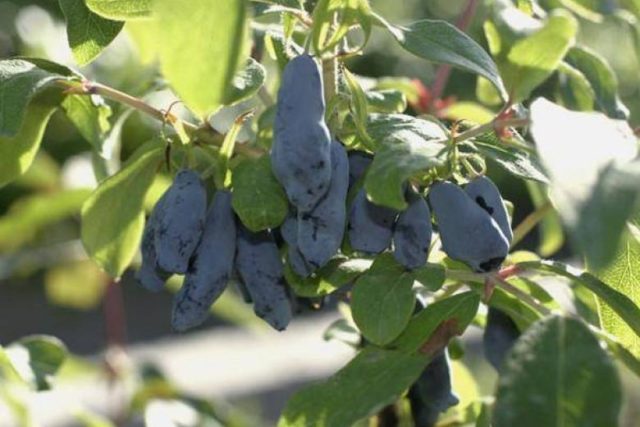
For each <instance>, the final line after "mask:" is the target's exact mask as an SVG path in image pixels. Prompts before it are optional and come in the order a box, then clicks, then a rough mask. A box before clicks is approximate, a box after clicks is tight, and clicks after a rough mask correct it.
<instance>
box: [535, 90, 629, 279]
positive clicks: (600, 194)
mask: <svg viewBox="0 0 640 427" xmlns="http://www.w3.org/2000/svg"><path fill="white" fill-rule="evenodd" d="M531 122H532V124H531V133H532V135H533V138H534V140H535V142H536V148H537V150H538V153H539V155H540V158H541V159H542V161H543V163H544V165H545V166H546V169H547V171H548V174H549V177H550V179H551V185H550V190H551V192H550V196H551V199H552V201H553V203H554V206H555V207H556V208H557V210H558V212H559V214H560V216H561V217H562V219H563V221H564V223H565V225H566V226H567V228H568V229H569V232H570V236H571V240H572V242H573V243H574V245H575V246H576V249H578V250H579V251H580V252H581V253H582V254H584V255H585V256H586V258H587V261H588V263H589V265H590V266H592V267H593V268H596V269H597V268H603V267H604V266H606V264H607V263H608V262H609V261H611V259H612V257H613V256H614V254H615V252H616V250H617V248H618V244H619V242H620V238H621V236H622V232H623V231H624V228H625V224H626V221H627V219H628V218H629V217H630V216H631V214H632V213H633V210H634V208H635V206H636V201H637V200H638V199H639V198H640V187H639V186H638V185H637V182H638V180H640V162H638V161H636V162H635V163H634V162H633V160H634V159H635V158H636V156H637V153H638V145H637V142H636V137H635V135H634V133H633V130H632V129H631V128H630V127H629V125H628V124H627V123H626V122H623V121H617V120H612V119H609V118H608V117H606V116H605V115H604V114H602V113H582V112H572V111H569V110H566V109H564V108H563V107H560V106H558V105H555V104H553V103H551V102H549V101H547V100H545V99H542V98H540V99H538V100H536V101H534V102H533V103H532V105H531ZM585 147H589V149H588V150H585ZM576 153H580V155H579V156H577V155H576ZM612 206H615V209H612V208H611V207H612ZM595 242H597V244H594V243H595Z"/></svg>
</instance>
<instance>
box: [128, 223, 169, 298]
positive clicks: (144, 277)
mask: <svg viewBox="0 0 640 427" xmlns="http://www.w3.org/2000/svg"><path fill="white" fill-rule="evenodd" d="M156 222H157V217H156V215H153V213H152V214H151V215H150V216H149V218H148V219H147V223H146V224H145V226H144V232H143V234H142V242H141V243H140V252H141V254H142V264H141V265H140V269H139V270H138V271H137V272H136V280H137V281H138V282H139V283H140V284H141V285H142V286H143V287H144V288H145V289H147V290H149V291H152V292H158V291H161V290H162V289H163V288H164V285H165V283H166V281H167V280H168V279H169V277H171V273H169V272H166V271H164V270H162V269H161V268H160V267H158V263H157V258H156V246H155V242H154V234H155V227H156Z"/></svg>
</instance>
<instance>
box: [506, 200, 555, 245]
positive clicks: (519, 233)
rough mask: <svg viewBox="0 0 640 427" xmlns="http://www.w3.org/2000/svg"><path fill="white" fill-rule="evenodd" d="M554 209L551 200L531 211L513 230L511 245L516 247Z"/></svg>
mask: <svg viewBox="0 0 640 427" xmlns="http://www.w3.org/2000/svg"><path fill="white" fill-rule="evenodd" d="M552 209H553V206H552V205H551V202H546V203H545V204H543V205H542V206H540V207H539V208H538V209H536V210H535V211H533V212H531V213H530V214H529V215H528V216H527V217H526V218H525V219H523V220H522V222H520V224H518V226H517V227H516V228H515V229H514V230H513V240H512V242H511V247H514V246H515V245H517V244H518V243H520V241H521V240H522V239H524V237H525V236H526V235H527V234H529V232H530V231H531V230H533V228H534V227H535V226H536V225H538V223H539V222H540V221H542V219H543V218H544V217H545V215H547V213H549V212H550V211H551V210H552Z"/></svg>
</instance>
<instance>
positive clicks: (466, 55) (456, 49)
mask: <svg viewBox="0 0 640 427" xmlns="http://www.w3.org/2000/svg"><path fill="white" fill-rule="evenodd" d="M377 18H378V21H379V22H380V23H381V24H383V25H384V26H385V27H386V28H387V29H388V30H389V32H390V33H391V34H392V35H393V36H394V37H395V39H396V40H397V41H398V43H400V45H401V46H402V47H403V48H405V49H406V50H407V51H409V52H411V53H413V54H414V55H416V56H419V57H421V58H423V59H426V60H428V61H433V62H438V63H444V64H450V65H453V66H455V67H458V68H462V69H463V70H467V71H471V72H472V73H476V74H479V75H481V76H483V77H485V78H487V79H488V80H489V81H490V82H491V83H493V85H494V86H495V87H496V89H498V91H499V92H500V93H501V94H503V95H504V94H506V92H505V89H504V85H503V83H502V80H501V79H500V75H499V73H498V68H497V67H496V65H495V64H494V63H493V60H492V59H491V56H489V54H488V53H487V52H485V51H484V49H482V47H481V46H480V45H479V44H477V43H476V42H475V41H474V40H473V39H472V38H471V37H469V36H467V35H466V34H465V33H463V32H461V31H460V30H458V29H457V28H456V27H454V26H453V25H451V24H449V23H448V22H445V21H440V20H429V19H425V20H422V21H417V22H414V23H412V24H410V25H408V26H406V27H403V26H396V25H392V24H390V23H388V22H386V21H385V20H384V19H381V18H380V17H377ZM503 97H506V95H505V96H503Z"/></svg>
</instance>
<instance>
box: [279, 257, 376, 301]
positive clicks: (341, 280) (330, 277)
mask: <svg viewBox="0 0 640 427" xmlns="http://www.w3.org/2000/svg"><path fill="white" fill-rule="evenodd" d="M371 263H372V261H371V260H368V259H359V258H354V259H349V258H343V257H336V258H333V259H331V260H330V261H329V262H328V263H327V265H325V266H324V267H322V268H321V269H319V270H318V271H317V272H316V273H315V274H314V275H313V276H311V277H308V278H302V277H300V276H298V275H297V274H296V273H295V272H294V271H293V270H292V269H291V266H290V265H289V264H288V263H287V264H286V265H285V270H284V274H285V278H286V279H287V283H289V286H291V289H292V290H293V292H295V294H296V295H298V296H301V297H309V298H314V297H322V296H325V295H329V294H331V293H333V292H335V291H336V290H338V289H340V288H341V287H342V286H344V285H347V284H349V283H351V282H353V281H354V280H355V279H356V278H357V277H358V276H360V275H361V274H362V273H364V272H365V271H367V270H368V269H369V267H371Z"/></svg>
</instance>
